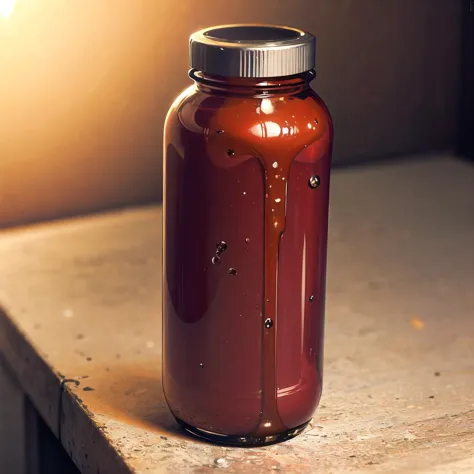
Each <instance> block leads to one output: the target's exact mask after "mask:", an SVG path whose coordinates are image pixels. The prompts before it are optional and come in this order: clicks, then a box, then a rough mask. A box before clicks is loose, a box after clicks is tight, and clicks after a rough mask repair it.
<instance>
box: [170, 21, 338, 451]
mask: <svg viewBox="0 0 474 474" xmlns="http://www.w3.org/2000/svg"><path fill="white" fill-rule="evenodd" d="M314 62H315V38H314V37H313V36H311V35H310V34H308V33H305V32H303V31H300V30H297V29H293V28H288V27H280V26H262V25H232V26H221V27H216V28H209V29H206V30H203V31H200V32H198V33H195V34H194V35H192V36H191V42H190V64H191V68H192V69H191V71H190V73H189V75H190V77H191V78H192V79H193V81H194V84H193V85H192V86H191V87H189V88H188V89H186V90H185V91H184V92H183V93H182V94H181V95H180V96H179V97H178V98H177V99H176V100H175V102H174V104H173V105H172V107H171V109H170V111H169V113H168V116H167V119H166V125H165V138H164V232H163V234H164V269H163V271H164V275H163V280H164V281H163V300H164V303H163V385H164V391H165V396H166V400H167V402H168V405H169V407H170V409H171V411H172V413H173V415H174V416H175V418H176V419H177V420H178V422H179V423H180V424H181V425H182V426H183V427H184V428H185V429H186V430H187V431H189V432H191V433H193V434H195V435H197V436H200V437H202V438H206V439H208V440H212V441H216V442H219V443H225V444H231V445H248V446H252V445H264V444H271V443H275V442H278V441H283V440H286V439H289V438H291V437H293V436H295V435H297V434H298V433H300V432H301V431H302V430H303V429H304V427H305V426H306V425H307V424H308V422H309V421H310V419H311V417H312V416H313V413H314V411H315V409H316V407H317V405H318V402H319V399H320V396H321V384H322V354H323V327H324V299H325V277H326V275H325V274H326V248H327V228H328V199H329V168H330V159H331V149H332V135H333V132H332V122H331V118H330V115H329V113H328V110H327V108H326V106H325V105H324V103H323V101H322V100H321V99H320V98H319V97H318V96H317V95H316V93H315V92H314V91H313V90H312V89H311V87H310V83H311V81H312V80H313V79H314V77H315V72H314Z"/></svg>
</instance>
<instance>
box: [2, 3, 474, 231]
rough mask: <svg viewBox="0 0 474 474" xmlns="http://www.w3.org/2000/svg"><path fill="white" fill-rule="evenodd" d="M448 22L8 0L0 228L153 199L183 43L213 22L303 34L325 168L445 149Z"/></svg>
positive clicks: (455, 9)
mask: <svg viewBox="0 0 474 474" xmlns="http://www.w3.org/2000/svg"><path fill="white" fill-rule="evenodd" d="M466 13H467V12H466ZM461 19H462V2H461V1H456V0H416V1H413V0H397V1H388V0H387V1H385V0H334V1H332V0H331V1H330V0H293V1H292V2H289V1H288V0H266V1H259V2H257V1H254V0H230V1H225V2H224V1H222V0H219V1H218V0H201V1H199V2H197V1H193V0H179V1H171V0H160V1H151V0H148V1H145V0H142V1H139V0H82V1H80V2H79V1H68V2H66V1H63V0H41V2H18V4H17V6H16V9H15V11H14V13H13V15H12V17H11V18H10V19H9V20H6V21H5V20H4V21H2V20H0V72H1V74H0V226H8V225H13V224H20V223H25V222H30V221H35V220H40V219H50V218H56V217H63V216H69V215H73V214H77V213H84V212H90V211H95V210H100V209H106V208H110V207H115V206H121V205H128V204H138V203H147V202H150V201H155V200H158V199H160V197H161V147H162V141H161V135H162V124H163V120H164V116H165V113H166V110H167V109H168V107H169V105H170V103H171V102H172V99H173V97H174V96H175V95H176V94H177V92H179V91H180V89H182V88H184V87H185V86H186V85H187V84H188V83H189V80H188V78H187V75H186V73H187V69H188V66H187V42H188V36H189V34H190V33H191V32H193V31H194V30H196V29H199V28H202V27H205V26H210V25H212V24H217V23H230V22H266V23H284V24H290V25H294V26H298V27H301V28H303V29H307V30H309V31H311V32H313V33H314V34H316V36H317V38H318V48H317V53H318V55H317V69H318V78H317V80H316V82H315V88H316V90H317V91H318V92H319V93H320V94H321V96H322V97H323V98H324V100H325V101H326V102H327V104H328V106H329V107H330V110H331V111H332V114H333V117H334V120H335V126H336V147H335V162H336V163H338V164H341V163H342V164H347V163H355V162H358V161H360V160H367V159H369V160H370V159H379V158H381V157H385V156H388V155H398V154H404V153H412V152H417V151H426V150H438V149H449V148H453V147H454V144H455V138H456V127H457V122H456V114H457V105H458V89H459V84H460V39H461V32H460V27H461Z"/></svg>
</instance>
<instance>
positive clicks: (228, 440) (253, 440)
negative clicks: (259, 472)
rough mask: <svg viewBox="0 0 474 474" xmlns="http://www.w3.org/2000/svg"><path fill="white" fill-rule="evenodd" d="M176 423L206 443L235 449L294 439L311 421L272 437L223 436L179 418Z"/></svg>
mask: <svg viewBox="0 0 474 474" xmlns="http://www.w3.org/2000/svg"><path fill="white" fill-rule="evenodd" d="M176 421H177V422H178V423H179V425H180V426H181V427H182V428H183V429H184V430H185V431H187V432H188V433H190V434H192V435H194V436H197V437H198V438H201V439H204V440H206V441H211V442H212V443H216V444H224V445H226V446H235V447H257V446H268V445H270V444H276V443H281V442H283V441H287V440H289V439H292V438H294V437H295V436H298V435H299V434H300V433H302V432H303V431H304V429H305V428H306V427H307V426H308V424H309V422H310V421H311V420H308V421H307V422H306V423H303V424H302V425H300V426H297V427H296V428H292V429H289V430H287V431H284V432H283V433H279V434H276V435H272V436H239V435H223V434H219V433H213V432H211V431H206V430H201V429H200V428H196V427H195V426H192V425H189V424H188V423H185V422H184V421H182V420H180V419H179V418H176Z"/></svg>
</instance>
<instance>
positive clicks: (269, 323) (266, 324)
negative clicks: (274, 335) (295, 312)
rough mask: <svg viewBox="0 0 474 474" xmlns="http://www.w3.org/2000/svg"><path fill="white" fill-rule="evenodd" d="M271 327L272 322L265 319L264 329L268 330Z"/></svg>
mask: <svg viewBox="0 0 474 474" xmlns="http://www.w3.org/2000/svg"><path fill="white" fill-rule="evenodd" d="M272 326H273V321H272V320H271V319H270V318H267V319H265V327H266V328H267V329H270V328H271V327H272Z"/></svg>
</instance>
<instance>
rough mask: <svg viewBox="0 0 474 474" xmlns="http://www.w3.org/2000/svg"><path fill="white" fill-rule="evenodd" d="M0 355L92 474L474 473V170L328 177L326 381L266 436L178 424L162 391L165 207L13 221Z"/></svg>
mask: <svg viewBox="0 0 474 474" xmlns="http://www.w3.org/2000/svg"><path fill="white" fill-rule="evenodd" d="M0 259H1V262H2V264H1V272H0V305H1V306H2V308H3V310H2V312H1V314H0V356H1V357H2V358H3V359H4V362H6V364H7V365H8V366H9V368H10V369H11V372H13V374H14V375H15V377H16V378H17V380H18V381H19V383H20V385H21V386H22V388H23V389H24V391H25V392H26V393H27V395H28V396H29V397H30V399H31V400H32V402H33V404H34V405H35V406H36V408H37V410H38V411H39V413H40V414H41V416H42V417H43V418H44V419H45V421H46V422H47V424H48V425H49V426H50V428H51V429H52V431H53V432H54V434H55V435H56V436H57V437H58V438H59V440H60V442H61V443H62V445H63V446H64V447H65V448H66V450H67V452H68V453H69V455H70V456H71V458H72V459H73V461H74V462H75V463H76V465H77V466H78V467H79V469H80V470H81V472H84V473H94V474H97V473H102V474H104V473H116V474H121V473H131V472H133V473H154V472H156V473H158V472H159V473H161V472H170V473H188V472H189V473H207V472H213V471H214V470H215V469H220V470H222V471H223V472H228V473H234V472H242V473H249V474H251V473H260V472H274V471H281V472H288V473H311V472H325V473H332V472H334V473H336V472H374V471H381V470H385V471H387V470H395V471H403V472H414V473H415V472H416V473H441V472H446V473H450V472H458V473H460V472H474V457H473V453H474V291H473V289H474V167H473V166H470V165H469V164H466V163H463V162H461V161H457V160H455V159H452V158H450V157H448V156H439V157H433V158H430V159H428V158H426V159H419V160H414V161H404V162H400V163H398V164H386V165H380V166H377V167H376V166H371V167H361V168H358V169H351V170H338V171H335V172H334V173H333V175H332V201H331V223H330V249H329V271H328V287H327V292H328V294H327V324H326V344H325V346H326V350H325V354H326V356H325V384H324V391H323V392H324V393H323V398H322V401H321V406H320V409H319V410H318V412H317V414H316V416H315V418H314V420H313V422H312V424H311V426H310V427H309V428H308V430H307V431H306V432H305V433H304V434H303V435H301V436H299V437H298V438H296V439H294V440H292V441H290V442H286V443H284V444H280V445H276V446H271V447H267V448H255V449H235V448H225V447H220V446H214V445H211V444H207V443H203V442H200V441H197V440H195V439H192V438H189V437H187V436H186V435H184V434H183V433H181V432H180V431H179V430H178V429H177V427H176V424H175V423H174V420H173V419H172V417H171V415H170V414H169V412H168V410H167V408H166V406H165V403H164V400H163V396H162V393H161V381H160V370H161V360H160V356H161V321H160V310H161V276H160V272H161V211H160V209H159V208H158V207H150V208H140V209H132V210H126V211H122V212H116V213H108V214H102V215H95V216H90V217H85V218H78V219H71V220H66V221H62V222H56V223H49V224H43V225H38V226H33V227H29V228H24V229H13V230H9V231H4V232H2V233H0Z"/></svg>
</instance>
